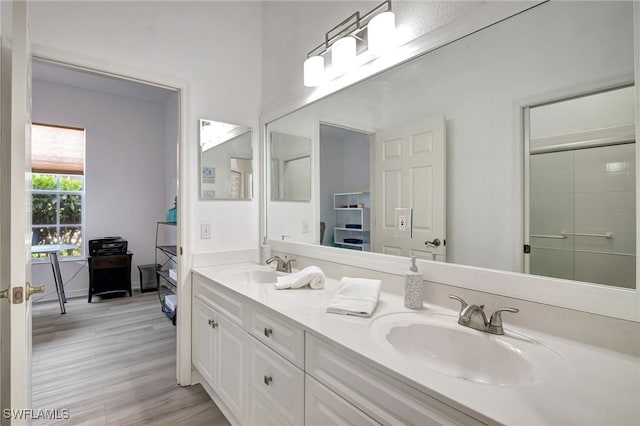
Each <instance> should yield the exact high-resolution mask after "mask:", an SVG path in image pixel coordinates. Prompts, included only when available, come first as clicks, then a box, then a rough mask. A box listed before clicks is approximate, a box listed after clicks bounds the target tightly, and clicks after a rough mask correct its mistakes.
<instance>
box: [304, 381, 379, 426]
mask: <svg viewBox="0 0 640 426" xmlns="http://www.w3.org/2000/svg"><path fill="white" fill-rule="evenodd" d="M304 389H305V390H304V394H305V396H304V398H305V402H304V424H305V425H306V426H329V425H354V426H359V425H379V424H380V423H378V422H376V421H375V420H373V419H372V418H371V417H369V416H367V415H366V414H364V413H363V412H362V411H360V410H358V409H357V408H356V407H354V406H353V405H351V404H349V403H348V402H347V401H345V400H344V399H342V398H341V397H340V396H339V395H338V394H336V393H335V392H333V391H332V390H330V389H328V388H327V387H326V386H325V385H323V384H321V383H320V382H318V381H317V380H316V379H314V378H313V377H311V376H309V375H308V374H307V375H305V378H304Z"/></svg>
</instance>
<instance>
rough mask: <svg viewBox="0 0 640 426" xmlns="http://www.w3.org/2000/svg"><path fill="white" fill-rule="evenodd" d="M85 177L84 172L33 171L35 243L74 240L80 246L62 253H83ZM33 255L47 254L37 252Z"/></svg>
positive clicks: (33, 241) (62, 242)
mask: <svg viewBox="0 0 640 426" xmlns="http://www.w3.org/2000/svg"><path fill="white" fill-rule="evenodd" d="M82 179H83V178H82V177H81V176H64V175H55V174H38V173H34V174H33V175H32V188H33V192H32V196H31V206H32V218H31V221H32V223H33V228H32V231H33V239H32V244H34V245H41V244H73V245H77V246H78V248H77V249H73V250H67V251H64V252H62V253H61V254H62V256H80V255H81V254H82V253H81V244H82V238H81V237H82V198H83V194H82V190H83V186H84V185H83V181H82ZM69 192H77V194H73V193H69ZM62 225H67V226H62ZM71 225H73V226H71ZM32 256H33V257H34V258H38V257H46V255H43V254H35V253H34V254H33V255H32Z"/></svg>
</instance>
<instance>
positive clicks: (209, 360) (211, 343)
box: [192, 299, 216, 387]
mask: <svg viewBox="0 0 640 426" xmlns="http://www.w3.org/2000/svg"><path fill="white" fill-rule="evenodd" d="M194 307H195V309H194V311H193V345H192V351H193V365H194V366H195V367H196V368H197V369H198V371H199V372H200V374H201V375H202V377H203V378H204V380H205V381H206V382H207V383H208V384H209V385H210V386H212V387H213V386H214V378H215V370H214V368H213V360H214V358H213V356H214V354H215V349H216V340H215V335H214V329H213V327H212V326H213V325H214V323H215V321H216V313H215V312H214V311H213V309H211V308H210V307H208V306H207V305H205V304H204V303H202V302H201V301H199V300H197V299H196V300H195V306H194Z"/></svg>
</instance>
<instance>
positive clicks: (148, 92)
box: [32, 60, 176, 103]
mask: <svg viewBox="0 0 640 426" xmlns="http://www.w3.org/2000/svg"><path fill="white" fill-rule="evenodd" d="M32 78H33V80H39V81H47V82H50V83H57V84H63V85H66V86H72V87H77V88H80V89H87V90H94V91H97V92H101V93H107V94H111V95H117V96H124V97H128V98H135V99H140V100H144V101H148V102H156V103H165V102H167V101H168V100H169V99H170V96H171V95H172V94H175V93H176V92H175V91H173V90H169V89H164V88H161V87H157V86H153V85H150V84H144V83H140V82H136V81H131V80H126V79H122V78H116V77H111V76H105V75H100V74H97V73H92V72H88V71H81V70H78V69H74V68H71V67H66V66H62V65H58V64H52V63H49V62H43V61H38V60H34V61H33V62H32Z"/></svg>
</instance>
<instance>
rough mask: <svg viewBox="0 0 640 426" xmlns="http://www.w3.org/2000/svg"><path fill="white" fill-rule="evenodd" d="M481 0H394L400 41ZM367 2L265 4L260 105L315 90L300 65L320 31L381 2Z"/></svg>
mask: <svg viewBox="0 0 640 426" xmlns="http://www.w3.org/2000/svg"><path fill="white" fill-rule="evenodd" d="M483 3H484V2H479V1H478V2H476V1H402V0H399V1H394V2H393V11H394V13H395V15H396V26H397V31H396V36H397V43H398V45H403V44H405V43H406V42H408V41H410V40H413V39H415V38H417V37H419V36H421V35H423V34H426V33H428V32H430V31H433V30H434V29H437V28H440V27H442V26H444V25H445V24H447V23H449V22H451V21H453V20H455V19H458V18H460V17H462V16H465V15H469V14H471V13H473V12H474V11H476V10H477V9H478V8H479V7H480V6H481V5H482V4H483ZM379 4H380V1H379V0H370V1H269V2H265V3H264V17H263V25H264V31H263V44H262V45H263V73H262V87H263V89H262V109H263V112H269V111H271V110H274V109H276V108H278V107H280V106H282V105H286V104H287V103H289V102H292V101H295V100H298V99H300V98H304V97H306V96H309V95H311V94H312V93H314V92H315V91H320V90H322V89H310V88H307V87H305V86H304V84H303V81H302V80H303V78H302V77H303V76H302V64H303V62H304V60H305V59H306V58H307V52H309V51H310V50H311V49H313V48H315V47H316V46H318V45H319V44H320V43H322V42H323V41H324V34H325V32H326V31H328V30H329V29H331V28H333V27H334V26H335V25H337V24H338V23H340V22H342V21H343V20H344V19H345V18H347V17H348V16H350V15H351V14H352V13H354V12H355V11H358V10H359V11H360V12H361V13H366V12H368V11H369V10H371V9H373V8H374V7H375V6H377V5H379Z"/></svg>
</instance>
